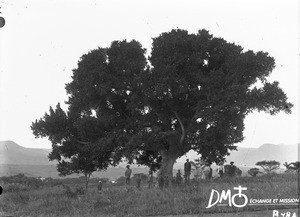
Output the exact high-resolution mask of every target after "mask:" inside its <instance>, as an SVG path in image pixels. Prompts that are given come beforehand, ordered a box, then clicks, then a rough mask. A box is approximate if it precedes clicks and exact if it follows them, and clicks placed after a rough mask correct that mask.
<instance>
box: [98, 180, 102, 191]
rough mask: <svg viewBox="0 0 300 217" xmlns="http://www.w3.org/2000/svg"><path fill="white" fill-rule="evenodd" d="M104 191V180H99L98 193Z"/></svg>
mask: <svg viewBox="0 0 300 217" xmlns="http://www.w3.org/2000/svg"><path fill="white" fill-rule="evenodd" d="M101 192H102V181H101V180H99V181H98V193H101Z"/></svg>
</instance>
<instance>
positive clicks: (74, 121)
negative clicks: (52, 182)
mask: <svg viewBox="0 0 300 217" xmlns="http://www.w3.org/2000/svg"><path fill="white" fill-rule="evenodd" d="M274 67H275V60H274V58H272V57H270V56H269V55H268V53H266V52H261V51H260V52H256V53H255V52H253V51H244V50H243V48H242V47H241V46H238V45H236V44H233V43H229V42H227V41H226V40H224V39H222V38H217V37H213V35H211V34H209V33H208V31H206V30H200V31H199V32H198V33H197V34H189V33H188V32H187V31H185V30H180V29H176V30H172V31H170V32H166V33H162V34H161V35H160V36H158V37H156V38H154V39H153V44H152V52H151V55H150V56H149V58H148V62H147V59H146V57H145V49H143V48H142V46H141V45H140V43H139V42H137V41H134V40H133V41H130V42H127V41H126V40H124V41H114V42H112V44H111V46H110V47H109V48H98V49H95V50H92V51H90V52H89V53H88V54H85V55H83V56H82V57H81V59H80V61H79V62H78V67H77V68H76V69H74V70H73V76H72V81H71V82H70V83H68V84H67V85H66V90H67V94H68V96H69V100H68V102H67V103H68V105H69V107H68V111H67V112H64V111H63V110H62V109H61V108H60V106H59V104H58V106H57V108H56V110H55V111H54V110H53V109H52V108H51V109H50V114H45V116H44V117H42V118H41V119H40V120H36V121H35V122H34V123H33V124H32V130H33V133H34V135H35V136H36V137H48V138H49V139H50V141H51V142H52V144H53V151H52V153H51V154H50V156H49V157H50V159H51V160H57V161H59V164H58V171H59V172H60V174H61V175H67V174H70V173H74V172H78V173H79V172H81V173H84V174H85V175H86V176H89V175H90V174H91V173H92V172H93V171H95V170H97V169H100V170H103V169H106V168H107V166H108V165H110V164H113V165H114V164H117V163H118V162H119V161H120V160H121V159H122V157H126V158H127V159H128V160H129V162H130V163H131V162H132V161H133V160H134V159H135V160H136V162H137V163H138V164H144V165H147V166H149V167H150V168H151V169H152V170H156V169H158V168H160V174H162V175H164V174H167V175H168V176H169V177H170V176H171V174H172V169H173V164H174V162H175V160H176V159H177V158H178V157H180V156H182V155H184V154H185V153H187V152H188V151H189V150H191V149H192V150H195V151H197V152H198V153H199V154H201V157H202V159H203V160H205V161H209V162H217V163H218V162H220V161H223V160H224V157H225V156H226V155H227V154H228V150H233V149H235V148H236V146H235V145H234V144H236V143H238V142H241V141H242V140H243V139H244V137H243V130H244V118H245V117H246V115H247V114H249V113H250V112H252V111H253V110H258V111H265V112H267V113H270V114H272V115H273V114H276V113H278V112H280V111H285V112H286V113H290V112H291V107H292V104H291V103H289V102H288V101H287V96H286V95H285V93H284V92H283V91H282V90H281V89H280V87H279V83H278V82H276V81H275V82H273V83H270V82H268V81H267V77H268V76H269V75H270V73H271V72H272V70H273V69H274ZM257 84H260V86H261V87H260V88H259V87H257ZM65 159H69V160H68V161H67V160H65Z"/></svg>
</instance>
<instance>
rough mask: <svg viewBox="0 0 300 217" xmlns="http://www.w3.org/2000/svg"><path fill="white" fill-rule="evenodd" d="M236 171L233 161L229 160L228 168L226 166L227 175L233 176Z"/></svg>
mask: <svg viewBox="0 0 300 217" xmlns="http://www.w3.org/2000/svg"><path fill="white" fill-rule="evenodd" d="M235 172H236V166H235V165H234V162H233V161H231V162H230V165H229V168H228V175H229V177H234V176H235Z"/></svg>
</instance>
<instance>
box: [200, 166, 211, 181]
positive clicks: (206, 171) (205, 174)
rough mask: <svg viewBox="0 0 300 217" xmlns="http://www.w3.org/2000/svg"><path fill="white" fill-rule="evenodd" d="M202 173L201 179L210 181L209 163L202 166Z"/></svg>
mask: <svg viewBox="0 0 300 217" xmlns="http://www.w3.org/2000/svg"><path fill="white" fill-rule="evenodd" d="M202 171H203V173H202V179H210V173H211V167H210V164H209V163H205V164H204V166H203V167H202Z"/></svg>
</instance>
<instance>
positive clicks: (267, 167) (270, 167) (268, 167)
mask: <svg viewBox="0 0 300 217" xmlns="http://www.w3.org/2000/svg"><path fill="white" fill-rule="evenodd" d="M255 165H257V166H260V167H261V168H263V170H264V171H265V172H266V173H267V174H270V173H271V172H272V171H274V170H277V169H279V166H280V163H279V162H278V161H275V160H269V161H267V160H263V161H258V162H257V163H256V164H255Z"/></svg>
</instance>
